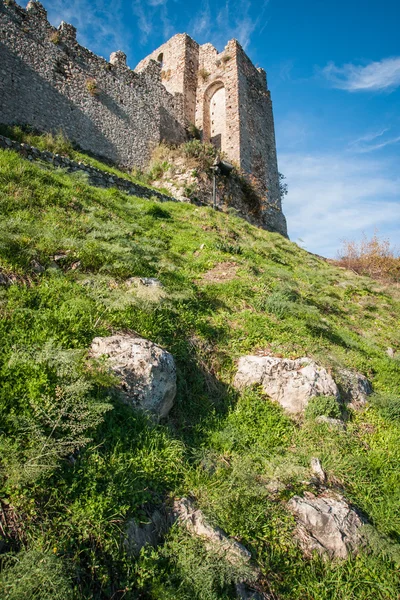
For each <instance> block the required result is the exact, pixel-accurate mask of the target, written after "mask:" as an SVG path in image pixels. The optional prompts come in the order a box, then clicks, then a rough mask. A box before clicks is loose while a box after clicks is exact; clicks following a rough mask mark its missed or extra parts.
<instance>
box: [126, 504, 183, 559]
mask: <svg viewBox="0 0 400 600" xmlns="http://www.w3.org/2000/svg"><path fill="white" fill-rule="evenodd" d="M170 526H171V519H170V517H169V516H168V515H167V513H166V512H165V510H163V509H161V510H155V511H154V512H153V514H152V515H151V517H150V519H149V520H148V522H147V523H142V524H139V523H138V522H137V521H135V519H131V520H130V521H128V523H127V528H126V538H125V541H124V545H125V548H126V550H127V551H128V552H129V553H130V554H133V555H135V556H137V555H138V554H139V552H140V550H141V549H142V548H143V547H144V546H146V545H147V544H149V545H150V546H157V544H159V542H160V541H161V538H162V537H163V536H164V535H165V534H166V533H167V531H168V529H169V527H170Z"/></svg>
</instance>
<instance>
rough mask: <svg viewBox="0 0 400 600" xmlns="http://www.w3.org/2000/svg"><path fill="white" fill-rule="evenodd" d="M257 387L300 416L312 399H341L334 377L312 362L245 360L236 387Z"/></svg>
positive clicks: (285, 359) (240, 367)
mask: <svg viewBox="0 0 400 600" xmlns="http://www.w3.org/2000/svg"><path fill="white" fill-rule="evenodd" d="M254 384H258V385H261V386H262V388H263V390H264V392H265V393H266V394H267V395H268V396H269V397H270V398H271V399H272V400H276V401H277V402H279V404H281V406H283V408H285V409H286V410H287V411H288V412H290V413H295V414H296V413H301V412H302V411H304V409H305V408H306V406H307V404H308V401H309V399H310V398H312V397H313V396H335V397H336V398H338V397H339V391H338V388H337V385H336V383H335V382H334V380H333V378H332V376H331V375H330V374H329V373H328V372H327V371H326V369H324V368H323V367H320V366H319V365H317V364H316V363H315V362H314V361H312V360H311V359H309V358H298V359H296V360H290V359H287V358H275V357H273V356H243V357H242V358H241V359H240V360H239V367H238V371H237V374H236V377H235V380H234V385H235V386H236V387H237V388H239V389H241V388H244V387H246V386H251V385H254Z"/></svg>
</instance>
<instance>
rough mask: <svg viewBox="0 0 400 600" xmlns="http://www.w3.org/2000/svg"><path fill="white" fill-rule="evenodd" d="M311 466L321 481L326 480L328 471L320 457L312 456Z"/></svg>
mask: <svg viewBox="0 0 400 600" xmlns="http://www.w3.org/2000/svg"><path fill="white" fill-rule="evenodd" d="M310 467H311V471H312V473H313V475H315V477H316V478H317V480H318V481H319V482H321V483H325V482H326V473H325V471H324V470H323V468H322V465H321V461H320V460H319V458H315V457H314V458H312V459H311V461H310Z"/></svg>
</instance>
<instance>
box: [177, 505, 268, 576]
mask: <svg viewBox="0 0 400 600" xmlns="http://www.w3.org/2000/svg"><path fill="white" fill-rule="evenodd" d="M173 515H174V518H175V519H176V520H178V521H179V522H181V523H182V524H183V525H184V526H185V527H187V529H188V530H189V531H190V532H191V533H193V534H195V535H198V536H200V537H202V538H204V539H205V540H206V545H208V546H209V547H210V548H211V549H212V550H220V551H221V553H222V554H224V556H225V558H226V559H227V560H228V561H229V562H231V563H232V564H235V563H238V561H239V562H240V563H243V564H246V563H250V561H251V553H250V552H249V551H248V550H247V548H245V547H244V546H242V544H239V542H237V541H236V540H233V539H232V538H230V537H228V536H227V535H226V533H225V532H224V531H222V529H220V528H219V527H212V526H211V525H210V524H209V523H208V522H207V521H206V519H205V517H204V515H203V513H202V511H201V510H198V509H195V507H194V506H193V503H192V502H191V501H190V500H189V499H188V498H182V499H181V500H176V501H175V502H174V507H173ZM252 572H253V575H254V580H256V579H257V577H258V576H259V571H258V569H256V568H254V567H252Z"/></svg>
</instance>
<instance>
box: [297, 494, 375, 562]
mask: <svg viewBox="0 0 400 600" xmlns="http://www.w3.org/2000/svg"><path fill="white" fill-rule="evenodd" d="M287 506H288V508H289V510H290V511H291V512H292V513H293V514H294V516H295V517H296V521H297V529H296V536H297V538H298V540H299V542H300V545H301V546H302V548H303V550H304V552H305V553H306V554H308V555H310V554H311V553H312V552H313V551H314V550H317V551H318V552H319V553H320V554H322V555H327V556H329V557H330V558H341V559H345V558H347V556H348V555H349V554H354V553H356V552H357V550H358V548H359V546H360V545H361V543H362V536H361V533H360V528H361V527H362V525H363V524H364V521H363V520H362V519H361V517H360V516H359V515H358V514H357V512H356V511H355V510H353V509H352V508H350V506H349V504H348V503H347V502H346V501H345V500H344V498H342V497H341V496H336V495H334V494H333V493H325V494H322V495H321V496H314V495H313V494H310V493H308V494H305V496H304V497H303V498H302V497H300V496H294V497H293V498H292V499H291V500H289V502H288V504H287Z"/></svg>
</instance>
